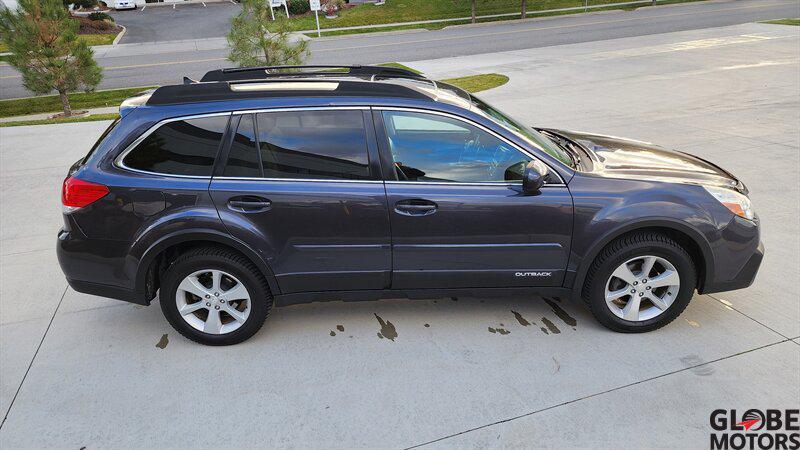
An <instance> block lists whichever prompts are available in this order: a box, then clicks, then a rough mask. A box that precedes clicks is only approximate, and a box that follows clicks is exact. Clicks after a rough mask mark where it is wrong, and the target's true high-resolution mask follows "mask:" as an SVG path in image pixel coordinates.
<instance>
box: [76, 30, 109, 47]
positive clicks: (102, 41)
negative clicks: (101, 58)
mask: <svg viewBox="0 0 800 450" xmlns="http://www.w3.org/2000/svg"><path fill="white" fill-rule="evenodd" d="M116 38H117V33H113V34H80V35H78V39H80V40H82V41H84V42H86V44H87V45H89V46H90V47H91V46H93V45H111V44H113V43H114V39H116Z"/></svg>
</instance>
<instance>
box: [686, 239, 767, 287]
mask: <svg viewBox="0 0 800 450" xmlns="http://www.w3.org/2000/svg"><path fill="white" fill-rule="evenodd" d="M763 259H764V243H763V242H759V243H758V247H756V250H755V251H754V252H753V254H752V255H751V256H750V258H749V259H748V260H747V262H746V263H745V264H744V266H743V267H742V268H741V270H739V273H737V274H736V276H735V277H733V278H732V279H730V280H723V281H717V282H715V283H714V284H712V285H710V286H706V288H705V289H703V292H701V293H702V294H713V293H714V292H723V291H734V290H736V289H744V288H746V287H749V286H750V285H751V284H753V281H755V279H756V274H757V273H758V269H759V267H761V260H763Z"/></svg>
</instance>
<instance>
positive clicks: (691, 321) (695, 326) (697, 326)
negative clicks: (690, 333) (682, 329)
mask: <svg viewBox="0 0 800 450" xmlns="http://www.w3.org/2000/svg"><path fill="white" fill-rule="evenodd" d="M686 323H688V324H689V325H691V326H692V327H694V328H700V324H699V323H697V322H695V321H694V320H689V319H686Z"/></svg>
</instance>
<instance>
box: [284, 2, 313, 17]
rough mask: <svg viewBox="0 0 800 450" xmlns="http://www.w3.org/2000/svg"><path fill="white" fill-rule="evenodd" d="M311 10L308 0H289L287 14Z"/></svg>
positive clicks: (303, 12)
mask: <svg viewBox="0 0 800 450" xmlns="http://www.w3.org/2000/svg"><path fill="white" fill-rule="evenodd" d="M310 10H311V5H309V4H308V0H289V14H292V15H299V14H305V13H307V12H309V11H310Z"/></svg>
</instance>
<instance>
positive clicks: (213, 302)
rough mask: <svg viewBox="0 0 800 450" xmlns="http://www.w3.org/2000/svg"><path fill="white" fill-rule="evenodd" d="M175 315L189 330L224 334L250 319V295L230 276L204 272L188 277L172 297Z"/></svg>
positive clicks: (211, 271)
mask: <svg viewBox="0 0 800 450" xmlns="http://www.w3.org/2000/svg"><path fill="white" fill-rule="evenodd" d="M175 303H176V304H177V306H178V313H179V314H180V315H181V317H182V318H183V320H185V321H186V323H188V324H189V325H191V326H192V328H194V329H196V330H199V331H202V332H204V333H208V334H226V333H230V332H232V331H235V330H237V329H238V328H239V327H241V326H242V325H244V323H245V322H246V321H247V318H248V317H249V316H250V309H251V303H250V294H249V293H248V292H247V288H246V287H245V286H244V284H242V282H241V281H239V280H238V279H237V278H236V277H234V276H233V275H231V274H229V273H227V272H223V271H221V270H214V269H205V270H198V271H197V272H194V273H192V274H189V275H188V276H187V277H186V278H184V279H183V281H181V283H180V284H179V285H178V289H177V292H176V294H175Z"/></svg>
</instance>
